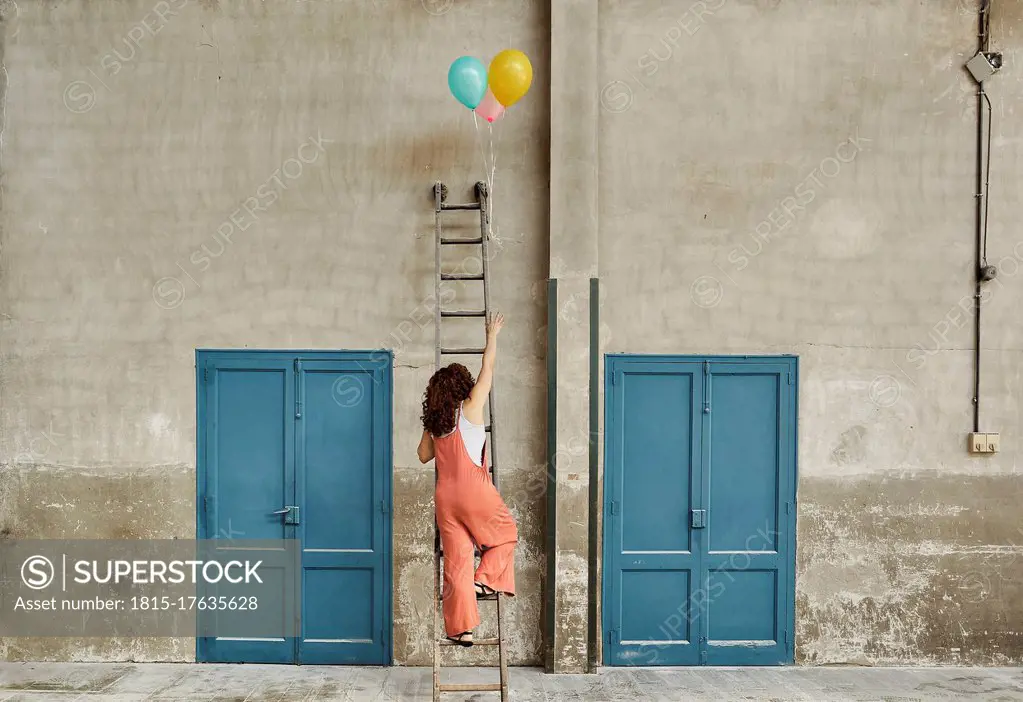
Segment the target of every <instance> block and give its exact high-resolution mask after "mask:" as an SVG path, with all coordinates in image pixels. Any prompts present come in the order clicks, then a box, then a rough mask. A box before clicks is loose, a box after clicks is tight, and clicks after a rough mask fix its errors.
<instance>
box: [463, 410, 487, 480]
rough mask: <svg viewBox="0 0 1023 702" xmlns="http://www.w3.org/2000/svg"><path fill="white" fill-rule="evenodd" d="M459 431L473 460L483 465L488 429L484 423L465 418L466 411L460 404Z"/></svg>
mask: <svg viewBox="0 0 1023 702" xmlns="http://www.w3.org/2000/svg"><path fill="white" fill-rule="evenodd" d="M458 432H459V433H460V434H461V435H462V441H464V442H465V449H466V451H468V452H469V458H471V459H472V462H473V463H475V464H476V465H478V466H479V467H480V468H482V467H483V445H484V444H485V443H487V429H486V427H485V426H483V425H482V424H473V423H472V422H470V421H469V420H468V419H466V418H465V411H464V410H463V409H462V405H459V406H458Z"/></svg>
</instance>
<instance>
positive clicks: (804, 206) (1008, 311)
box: [598, 0, 1023, 664]
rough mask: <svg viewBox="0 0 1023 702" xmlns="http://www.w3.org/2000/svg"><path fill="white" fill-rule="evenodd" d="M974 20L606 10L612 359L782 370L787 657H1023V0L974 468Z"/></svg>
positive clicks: (1007, 6)
mask: <svg viewBox="0 0 1023 702" xmlns="http://www.w3.org/2000/svg"><path fill="white" fill-rule="evenodd" d="M976 9H977V3H976V2H972V1H967V0H960V1H959V2H955V1H954V0H948V1H944V0H943V1H941V2H928V3H917V2H913V1H911V0H899V1H898V2H879V1H871V2H857V3H849V2H843V1H841V0H824V1H821V2H812V3H811V2H793V1H790V0H755V1H754V0H702V1H699V2H695V3H688V2H686V3H679V4H672V6H669V5H668V4H667V3H663V2H654V1H652V0H651V1H647V2H625V1H620V2H611V1H606V2H602V3H601V5H600V26H601V36H600V42H601V47H602V56H601V59H602V66H601V70H602V81H601V85H600V86H599V87H598V89H599V90H600V91H601V102H602V106H603V108H604V109H603V112H602V116H601V118H600V225H599V229H600V235H599V239H600V252H599V257H600V276H601V279H602V286H603V288H604V293H605V295H604V301H603V307H602V311H601V314H602V319H603V321H604V322H605V323H606V324H607V328H606V329H605V332H604V335H605V339H604V344H603V350H604V351H608V352H632V353H655V352H661V353H699V354H704V353H707V354H712V353H722V354H728V353H751V354H753V353H767V354H781V353H793V354H798V355H799V357H800V373H801V383H800V388H799V401H800V423H799V432H800V440H799V487H798V490H799V494H798V499H799V509H798V534H797V539H798V547H797V550H798V557H797V576H796V577H797V581H796V589H797V608H796V646H797V650H796V655H797V661H798V662H804V663H900V664H926V663H994V664H998V663H1005V662H1009V661H1016V662H1018V661H1019V660H1020V657H1021V654H1023V637H1021V633H1020V631H1019V628H1018V623H1019V621H1021V618H1023V598H1021V597H1020V595H1021V594H1023V593H1021V590H1020V583H1021V582H1023V562H1021V561H1020V555H1021V553H1023V548H1021V546H1023V534H1021V532H1020V530H1019V511H1018V507H1017V505H1018V503H1019V499H1020V496H1021V493H1023V480H1021V479H1020V477H1019V473H1018V471H1017V462H1018V461H1019V460H1020V459H1023V447H1021V446H1020V445H1019V442H1018V440H1017V438H1018V435H1019V433H1020V429H1021V416H1020V406H1019V398H1020V396H1021V395H1023V355H1021V353H1020V351H1021V350H1023V337H1021V334H1020V331H1019V309H1020V306H1021V304H1023V275H1020V274H1019V272H1020V270H1021V268H1020V267H1021V262H1023V238H1021V235H1020V234H1019V232H1018V231H1017V227H1015V226H1014V225H1015V224H1016V223H1017V222H1018V220H1019V219H1020V216H1021V214H1023V207H1021V205H1023V203H1021V202H1020V192H1021V185H1023V182H1021V178H1023V161H1021V157H1023V122H1021V121H1020V119H1019V113H1017V112H1016V110H1019V109H1023V74H1021V73H1020V70H1019V64H1018V61H1017V60H1016V56H1017V55H1018V54H1019V51H1020V50H1021V49H1023V35H1021V33H1020V31H1019V28H1020V27H1021V26H1023V6H1021V5H1020V4H1019V3H1014V2H1000V1H999V0H995V2H994V15H993V21H992V32H993V41H992V49H993V50H998V51H1002V52H1003V53H1004V54H1005V57H1006V58H1005V68H1004V69H1003V72H1002V73H1001V74H999V75H997V76H995V77H994V78H992V79H991V80H989V81H988V90H989V93H990V96H991V101H992V103H993V105H994V130H993V134H994V160H993V163H992V168H991V182H992V185H991V193H992V200H991V206H990V215H991V220H990V228H989V242H988V250H989V253H988V257H989V259H990V262H992V263H996V264H997V265H999V267H1000V268H1001V273H1000V275H1001V277H1000V278H999V280H998V281H997V282H995V283H992V284H991V285H990V287H989V289H988V291H987V292H986V293H985V294H986V295H987V296H988V297H989V300H988V302H987V303H986V305H985V308H984V312H983V362H982V363H983V365H982V373H983V376H982V378H983V389H982V394H981V429H982V430H987V431H999V432H1001V436H1002V445H1001V453H999V454H997V455H994V456H990V457H983V458H975V457H969V456H968V455H967V454H966V450H965V447H966V433H967V432H969V431H970V430H971V428H972V406H971V397H972V385H971V383H972V372H973V371H972V369H973V363H972V354H971V351H970V348H971V343H972V319H973V318H972V314H971V313H970V311H969V310H970V300H971V297H970V296H971V295H972V293H973V288H972V271H973V267H974V233H973V232H974V230H973V217H974V196H973V194H974V192H975V188H974V158H975V147H976V132H975V129H976V127H975V125H976V112H975V110H976V102H975V98H974V97H973V94H974V87H973V85H972V81H971V80H970V79H969V76H968V75H966V74H965V73H964V71H962V70H961V69H960V67H961V66H962V64H963V63H964V62H965V60H966V59H968V58H969V57H970V56H972V55H973V53H974V51H975V49H976V36H975V35H976ZM960 306H962V307H960Z"/></svg>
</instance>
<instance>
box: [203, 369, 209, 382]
mask: <svg viewBox="0 0 1023 702" xmlns="http://www.w3.org/2000/svg"><path fill="white" fill-rule="evenodd" d="M202 379H203V382H206V383H208V382H210V367H209V366H206V367H205V368H203V369H202Z"/></svg>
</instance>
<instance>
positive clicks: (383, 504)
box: [380, 500, 387, 514]
mask: <svg viewBox="0 0 1023 702" xmlns="http://www.w3.org/2000/svg"><path fill="white" fill-rule="evenodd" d="M380 514H387V502H386V501H385V500H380Z"/></svg>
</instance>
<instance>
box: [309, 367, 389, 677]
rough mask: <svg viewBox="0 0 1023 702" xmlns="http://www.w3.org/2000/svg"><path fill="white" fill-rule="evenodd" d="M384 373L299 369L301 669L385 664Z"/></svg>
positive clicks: (386, 499)
mask: <svg viewBox="0 0 1023 702" xmlns="http://www.w3.org/2000/svg"><path fill="white" fill-rule="evenodd" d="M384 370H385V368H384V367H381V366H380V365H379V364H375V365H374V364H366V363H363V362H360V361H344V360H331V361H318V360H303V361H302V363H301V366H300V373H299V396H300V399H301V402H302V408H303V409H302V413H303V419H302V421H301V422H299V424H298V426H299V439H298V443H299V456H300V461H299V463H300V466H301V469H300V476H299V494H300V495H301V499H302V501H303V504H304V505H305V515H304V518H303V523H302V527H301V529H302V572H303V578H304V588H303V592H304V593H305V594H306V597H304V598H303V601H302V609H303V616H302V622H303V624H302V639H301V642H300V652H299V659H300V661H301V662H303V663H319V662H328V661H332V662H345V663H355V662H358V663H363V664H385V663H387V662H389V661H390V627H389V626H386V627H385V626H381V622H382V621H383V620H384V619H385V618H386V617H389V611H390V608H389V601H390V600H389V597H388V596H387V594H386V593H387V592H389V591H390V590H389V589H385V588H386V583H385V579H384V577H383V575H384V572H385V571H386V570H387V569H388V567H389V565H388V564H389V559H390V554H389V553H388V552H387V548H386V542H385V536H386V534H385V519H384V516H385V515H387V514H389V512H390V504H389V502H390V496H389V493H388V492H387V485H386V484H385V478H384V475H385V473H386V472H388V471H387V469H386V467H385V464H386V463H387V457H388V456H389V451H388V452H386V453H385V451H384V447H385V446H387V445H388V443H389V432H388V436H384V435H383V428H384V426H386V422H385V423H384V424H381V419H382V418H383V417H384V416H385V415H386V416H388V417H389V414H390V412H389V408H388V407H387V401H386V393H385V387H386V383H385V382H384V377H383V376H384ZM339 597H343V598H344V601H345V602H347V603H349V605H348V606H339V599H338V598H339Z"/></svg>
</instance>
